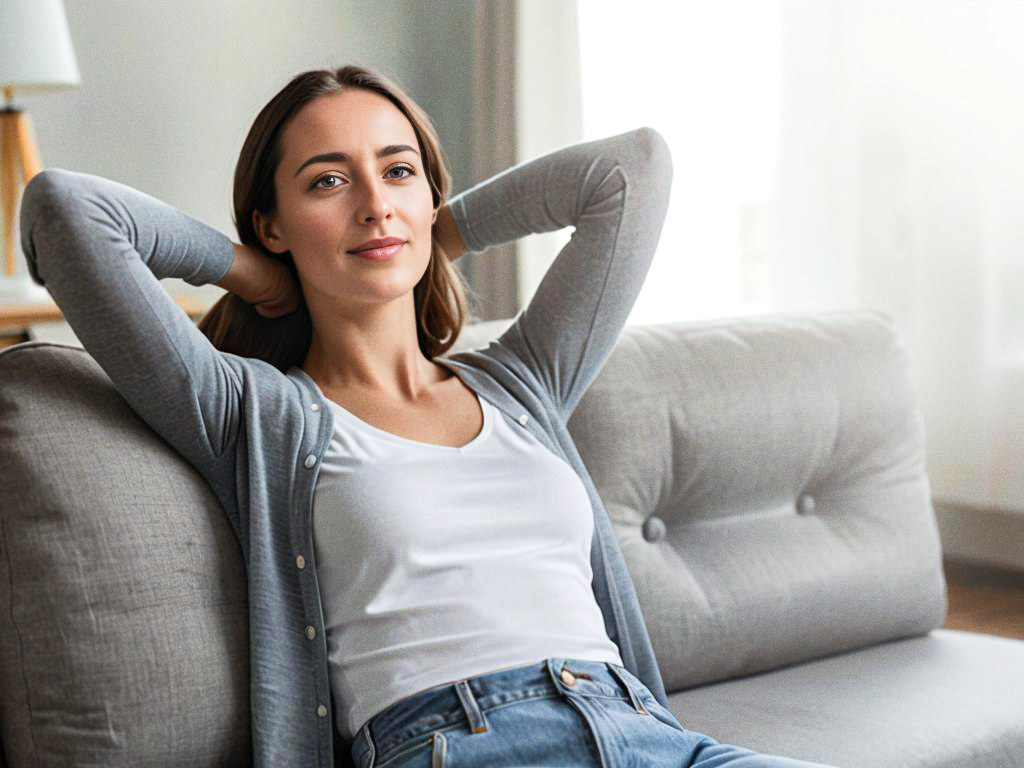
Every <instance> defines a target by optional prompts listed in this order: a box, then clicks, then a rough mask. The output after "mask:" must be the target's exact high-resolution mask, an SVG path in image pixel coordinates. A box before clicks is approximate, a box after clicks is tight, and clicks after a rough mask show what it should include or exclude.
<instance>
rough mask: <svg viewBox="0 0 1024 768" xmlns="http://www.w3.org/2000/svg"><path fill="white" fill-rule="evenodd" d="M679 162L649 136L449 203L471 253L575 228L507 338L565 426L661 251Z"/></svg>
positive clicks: (588, 151)
mask: <svg viewBox="0 0 1024 768" xmlns="http://www.w3.org/2000/svg"><path fill="white" fill-rule="evenodd" d="M671 184H672V158H671V153H670V151H669V148H668V145H667V143H666V142H665V140H664V139H663V138H662V137H661V135H660V134H659V133H658V132H657V131H655V130H653V129H651V128H639V129H637V130H634V131H630V132H627V133H623V134H619V135H616V136H611V137H609V138H606V139H601V140H598V141H590V142H584V143H581V144H576V145H573V146H570V147H566V148H564V149H560V150H557V151H555V152H551V153H549V154H546V155H543V156H541V157H539V158H537V159H535V160H531V161H529V162H528V163H524V164H520V165H518V166H515V167H513V168H510V169H508V170H507V171H504V172H502V173H501V174H498V175H497V176H495V177H492V178H491V179H488V180H487V181H484V182H482V183H481V184H478V185H477V186H476V187H473V188H472V189H470V190H467V191H466V192H464V193H462V194H461V195H459V196H457V197H455V198H453V200H452V201H451V203H450V207H451V210H452V213H453V215H454V217H455V221H456V223H457V224H458V226H459V230H460V232H461V234H462V237H463V240H465V242H466V244H467V246H468V247H469V248H470V249H471V250H473V251H480V250H483V249H484V248H486V247H487V246H490V245H496V244H498V243H503V242H508V241H509V240H513V239H516V238H518V237H522V236H525V235H527V234H531V233H534V232H546V231H551V230H555V229H560V228H562V227H566V226H575V232H573V234H572V237H571V239H570V241H569V242H568V243H567V244H566V245H565V247H563V248H562V250H561V251H560V252H559V254H558V256H557V257H556V258H555V261H554V263H553V264H552V265H551V267H550V268H549V269H548V271H547V273H546V274H545V275H544V278H543V279H542V280H541V282H540V285H539V286H538V288H537V291H536V293H535V294H534V295H533V297H532V298H531V300H530V301H529V303H528V305H527V306H526V307H525V308H524V309H523V310H522V311H521V312H520V313H519V314H518V315H517V317H516V319H515V321H514V322H513V324H512V325H511V326H510V327H509V329H508V330H507V331H506V332H505V333H504V334H503V335H502V336H501V337H500V343H501V344H503V345H505V347H506V348H507V349H509V351H511V352H512V353H514V354H515V355H516V357H518V358H520V359H522V360H523V361H524V362H525V364H526V365H527V366H528V367H529V368H530V369H531V370H532V371H533V372H534V373H535V374H536V375H537V376H539V377H540V378H541V383H542V384H543V385H544V386H545V387H546V388H547V390H548V391H549V393H550V394H551V396H552V398H553V399H554V402H555V405H556V407H557V408H558V409H559V411H560V413H561V414H562V415H563V417H564V418H566V419H568V417H569V415H570V414H571V413H572V411H573V409H574V408H575V407H576V405H577V404H578V402H579V400H580V398H581V397H582V396H583V394H584V392H586V390H587V388H588V387H589V386H590V384H591V383H592V382H593V380H594V378H595V377H596V376H597V374H598V372H599V371H600V369H601V367H602V365H603V364H604V361H605V360H606V359H607V357H608V354H609V353H610V352H611V350H612V349H613V347H614V345H615V342H616V339H617V338H618V336H619V333H620V332H621V330H622V328H623V326H624V325H625V323H626V319H627V318H628V316H629V313H630V311H631V309H632V307H633V304H634V302H635V301H636V297H637V295H638V294H639V292H640V288H641V286H642V285H643V282H644V278H645V277H646V275H647V271H648V269H649V267H650V264H651V260H652V259H653V257H654V252H655V249H656V247H657V244H658V238H659V236H660V234H661V228H662V224H663V222H664V219H665V213H666V210H667V208H668V199H669V192H670V189H671Z"/></svg>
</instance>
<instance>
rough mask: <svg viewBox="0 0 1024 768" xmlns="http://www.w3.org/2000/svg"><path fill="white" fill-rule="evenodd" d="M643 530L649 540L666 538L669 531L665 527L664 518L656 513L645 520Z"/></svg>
mask: <svg viewBox="0 0 1024 768" xmlns="http://www.w3.org/2000/svg"><path fill="white" fill-rule="evenodd" d="M643 532H644V538H645V539H646V540H647V541H650V542H655V541H661V540H662V539H664V538H665V533H666V532H667V531H666V528H665V521H664V520H662V519H661V518H660V517H655V516H654V515H651V516H650V517H648V518H647V519H646V520H644V526H643Z"/></svg>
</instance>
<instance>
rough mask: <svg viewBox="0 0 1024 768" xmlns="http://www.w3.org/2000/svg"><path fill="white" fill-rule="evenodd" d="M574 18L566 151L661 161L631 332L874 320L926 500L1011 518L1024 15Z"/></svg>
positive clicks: (1021, 355)
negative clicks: (921, 428)
mask: <svg viewBox="0 0 1024 768" xmlns="http://www.w3.org/2000/svg"><path fill="white" fill-rule="evenodd" d="M525 4H527V5H529V2H528V0H527V2H525ZM554 5H557V4H554ZM574 5H575V4H574ZM578 11H579V16H578V30H574V29H572V28H571V25H569V26H567V27H565V28H564V29H563V33H564V34H565V35H567V36H568V38H567V41H568V42H567V45H573V44H575V40H576V39H578V41H579V46H580V61H581V94H582V115H583V120H582V130H581V133H580V137H581V138H584V139H591V138H598V137H600V136H606V135H609V134H611V133H616V132H619V131H623V130H628V129H630V128H633V127H636V126H638V125H652V126H654V127H655V128H657V129H658V130H659V131H661V132H662V133H663V134H664V135H665V137H666V139H667V140H668V142H669V144H670V145H671V147H672V151H673V161H674V166H675V183H674V187H673V197H672V202H671V205H670V210H669V215H668V220H667V222H666V225H665V229H664V232H663V236H662V241H661V247H660V249H659V252H658V255H657V256H656V258H655V262H654V265H653V266H652V270H651V274H650V277H649V278H648V280H647V283H646V284H645V287H644V290H643V292H642V294H641V296H640V300H639V301H638V303H637V307H636V309H635V310H634V313H633V315H632V316H631V318H630V320H631V322H640V323H646V322H660V321H667V320H675V319H680V320H682V319H691V318H700V317H715V316H727V315H738V314H749V313H759V312H770V311H817V310H827V309H840V308H869V309H877V310H881V311H883V312H886V313H887V314H888V315H889V316H891V317H892V318H893V320H894V321H895V324H896V328H897V332H898V333H899V335H900V337H901V340H902V342H903V344H904V346H905V347H906V348H907V350H908V353H909V355H910V358H911V375H912V377H913V379H914V383H915V386H916V388H917V390H918V395H919V398H920V402H921V406H922V409H923V412H924V416H925V423H926V429H927V434H928V459H929V466H928V469H929V475H930V478H931V482H932V486H933V490H934V494H935V497H936V499H937V500H939V501H947V502H951V503H954V504H958V505H965V506H968V507H980V508H986V509H995V510H1003V511H1007V512H1011V513H1021V512H1024V184H1022V182H1021V179H1024V44H1022V41H1024V3H1002V2H983V1H980V0H979V1H978V2H901V1H899V0H895V1H893V2H850V1H841V0H837V1H834V2H824V1H821V2H811V1H808V0H753V1H752V2H735V1H726V0H720V1H719V2H715V3H707V2H699V3H698V2H675V3H671V4H669V3H664V2H659V1H658V0H631V2H630V3H629V5H628V12H626V10H625V7H624V6H623V5H622V4H621V3H619V2H606V1H605V0H586V2H583V3H579V8H578ZM576 35H578V38H577V37H576ZM552 77H553V78H554V79H555V80H558V79H559V76H558V73H557V72H553V73H552ZM569 77H570V78H571V77H572V74H571V73H570V75H569ZM535 114H536V113H535V112H533V113H531V111H530V103H529V102H526V103H525V104H522V105H521V115H520V119H521V120H526V121H529V120H530V119H531V118H532V117H534V116H535ZM533 269H534V271H535V272H536V271H537V269H538V267H537V265H533ZM527 295H528V294H527ZM521 298H522V297H521Z"/></svg>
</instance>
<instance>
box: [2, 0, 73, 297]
mask: <svg viewBox="0 0 1024 768" xmlns="http://www.w3.org/2000/svg"><path fill="white" fill-rule="evenodd" d="M80 82H81V79H80V77H79V75H78V63H77V62H76V60H75V50H74V48H72V46H71V33H70V31H69V30H68V20H67V16H66V15H65V13H64V3H63V2H62V0H0V88H2V89H3V95H4V105H3V107H2V108H0V198H2V202H3V231H4V252H3V265H4V267H3V276H2V277H0V304H3V305H7V304H27V303H34V302H38V301H48V300H49V298H50V297H49V294H48V293H47V291H46V289H44V288H42V287H41V286H39V285H36V284H35V283H34V282H32V278H31V277H29V275H27V274H25V275H15V271H16V270H15V256H16V253H17V251H16V249H15V238H14V230H15V216H14V214H15V210H16V209H17V203H18V197H19V195H20V193H21V189H22V187H24V185H25V184H27V183H28V182H29V179H31V178H32V177H33V176H35V175H36V174H37V173H39V171H40V169H41V165H40V162H39V152H38V150H37V149H36V141H35V135H34V133H33V131H32V122H31V120H30V119H29V116H28V113H27V112H26V111H25V110H23V109H21V108H20V107H18V106H16V105H15V104H14V91H15V89H18V90H20V91H22V92H26V93H28V92H38V91H48V90H59V89H65V88H73V87H74V86H76V85H78V84H79V83H80Z"/></svg>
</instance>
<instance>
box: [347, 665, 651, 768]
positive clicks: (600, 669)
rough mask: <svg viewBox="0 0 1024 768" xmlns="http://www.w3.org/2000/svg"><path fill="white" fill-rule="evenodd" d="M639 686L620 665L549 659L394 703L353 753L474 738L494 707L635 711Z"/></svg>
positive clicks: (370, 724) (364, 731) (363, 731)
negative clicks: (611, 704) (606, 701)
mask: <svg viewBox="0 0 1024 768" xmlns="http://www.w3.org/2000/svg"><path fill="white" fill-rule="evenodd" d="M642 685H643V684H642V683H640V681H639V680H637V679H636V678H635V677H634V676H633V675H632V674H630V673H629V672H628V671H626V670H624V669H623V668H622V667H621V666H618V665H616V664H612V663H611V662H603V661H586V660H582V659H570V658H562V657H558V658H554V657H553V658H549V659H546V660H544V661H542V662H536V663H534V664H528V665H525V666H522V667H516V668H514V669H505V670H501V671H499V672H491V673H489V674H485V675H479V676H477V677H472V678H468V679H465V680H459V681H457V682H454V683H448V684H446V685H443V686H439V687H437V688H431V689H429V690H426V691H423V692H421V693H418V694H415V695H414V696H411V697H409V698H407V699H403V700H401V701H398V702H396V703H394V704H392V705H391V706H390V707H388V708H387V709H385V710H383V711H382V712H378V713H377V714H376V715H374V716H373V717H371V718H370V719H369V721H367V722H366V723H365V724H364V725H363V726H362V728H360V730H359V732H358V733H357V734H356V736H355V739H354V741H353V748H354V750H355V751H360V752H361V751H363V750H366V749H369V750H370V751H372V752H374V753H376V754H378V755H380V754H383V753H386V752H387V751H388V750H389V749H390V748H392V747H393V746H395V745H397V744H400V743H402V742H404V741H406V740H407V739H410V738H413V737H415V736H417V735H419V734H421V733H427V732H430V731H434V730H438V729H442V728H446V727H449V726H451V725H455V724H458V723H467V725H468V727H469V729H470V731H471V732H472V733H485V732H486V731H487V729H488V725H487V719H486V716H485V713H486V711H487V710H489V709H492V708H493V707H496V706H499V705H502V704H506V703H508V702H512V701H518V700H523V699H529V698H538V697H544V696H599V697H603V698H613V699H621V700H626V701H630V702H631V704H632V706H633V707H634V708H635V709H636V710H637V711H638V712H643V713H645V714H646V712H647V710H646V709H645V708H644V705H643V703H642V702H641V701H640V696H639V687H642Z"/></svg>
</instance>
